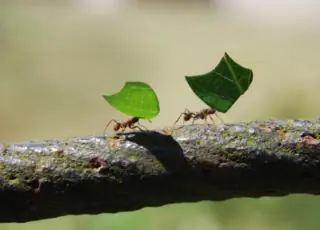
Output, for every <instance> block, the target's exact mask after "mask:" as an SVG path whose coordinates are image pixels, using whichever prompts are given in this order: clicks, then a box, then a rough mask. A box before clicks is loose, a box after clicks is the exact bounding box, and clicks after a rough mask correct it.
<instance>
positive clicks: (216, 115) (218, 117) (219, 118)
mask: <svg viewBox="0 0 320 230" xmlns="http://www.w3.org/2000/svg"><path fill="white" fill-rule="evenodd" d="M215 115H216V117H217V118H218V119H219V120H220V121H221V123H222V124H223V123H224V121H223V120H222V118H221V117H220V116H218V113H215Z"/></svg>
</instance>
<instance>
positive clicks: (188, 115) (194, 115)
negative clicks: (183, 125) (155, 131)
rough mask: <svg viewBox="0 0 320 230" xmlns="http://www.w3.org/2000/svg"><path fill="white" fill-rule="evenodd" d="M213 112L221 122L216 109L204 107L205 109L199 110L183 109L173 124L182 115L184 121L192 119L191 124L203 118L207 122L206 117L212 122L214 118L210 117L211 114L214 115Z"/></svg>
mask: <svg viewBox="0 0 320 230" xmlns="http://www.w3.org/2000/svg"><path fill="white" fill-rule="evenodd" d="M214 114H215V115H216V116H217V117H218V118H219V119H220V121H221V122H222V123H223V120H222V119H221V118H220V117H219V116H218V115H217V110H215V109H213V108H206V109H202V110H200V111H199V112H191V111H190V110H188V109H185V110H184V112H182V113H181V114H180V116H179V117H178V118H177V120H176V121H175V123H174V124H177V123H178V121H179V120H180V119H181V117H182V119H183V121H184V122H187V121H189V120H191V119H192V124H193V123H194V122H195V121H196V120H205V122H207V118H208V117H209V118H210V119H211V121H212V122H213V123H214V120H213V118H212V115H214Z"/></svg>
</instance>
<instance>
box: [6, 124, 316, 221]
mask: <svg viewBox="0 0 320 230" xmlns="http://www.w3.org/2000/svg"><path fill="white" fill-rule="evenodd" d="M319 180H320V121H319V120H314V121H308V120H284V121H278V120H274V121H272V120H270V121H254V122H249V123H238V124H225V125H221V126H213V125H187V126H183V127H181V128H178V129H176V130H175V131H174V132H173V133H172V136H170V135H167V134H164V133H163V132H162V131H159V132H158V131H147V132H136V133H126V134H123V135H119V136H118V137H117V136H116V137H107V138H106V137H77V138H72V139H68V140H50V141H41V142H28V143H23V144H12V145H7V146H5V145H2V146H0V222H26V221H32V220H39V219H45V218H53V217H58V216H63V215H69V214H96V213H115V212H122V211H132V210H137V209H140V208H143V207H157V206H162V205H165V204H170V203H181V202H196V201H202V200H211V201H222V200H226V199H231V198H237V197H261V196H284V195H287V194H293V193H307V194H318V193H319V192H320V183H319Z"/></svg>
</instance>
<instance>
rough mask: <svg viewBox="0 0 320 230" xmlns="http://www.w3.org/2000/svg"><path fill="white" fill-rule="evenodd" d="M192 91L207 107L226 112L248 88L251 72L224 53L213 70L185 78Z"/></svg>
mask: <svg viewBox="0 0 320 230" xmlns="http://www.w3.org/2000/svg"><path fill="white" fill-rule="evenodd" d="M185 78H186V81H187V82H188V84H189V86H190V87H191V89H192V91H193V92H194V93H195V94H196V95H197V96H198V97H199V98H200V99H201V100H202V101H203V102H204V103H205V104H207V105H208V106H210V107H211V108H214V109H216V110H218V111H219V112H222V113H225V112H227V111H228V110H229V109H230V108H231V106H232V105H233V104H234V103H235V102H236V101H237V100H238V98H239V97H240V96H241V95H242V94H244V93H245V92H246V91H247V89H248V88H249V86H250V84H251V82H252V79H253V72H252V70H251V69H248V68H245V67H243V66H241V65H239V64H238V63H236V62H235V61H234V60H232V59H231V57H230V56H229V55H228V54H227V53H225V54H224V56H223V58H222V59H221V60H220V62H219V64H218V65H217V66H216V68H215V69H214V70H212V71H211V72H209V73H206V74H203V75H197V76H186V77H185Z"/></svg>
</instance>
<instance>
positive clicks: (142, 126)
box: [133, 120, 150, 130]
mask: <svg viewBox="0 0 320 230" xmlns="http://www.w3.org/2000/svg"><path fill="white" fill-rule="evenodd" d="M149 121H150V120H149ZM137 124H138V125H136V126H137V127H138V126H140V127H139V129H140V130H143V129H146V130H148V128H147V127H146V126H144V125H141V124H140V123H139V121H138V122H137ZM133 127H135V126H133ZM141 128H143V129H141Z"/></svg>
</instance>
